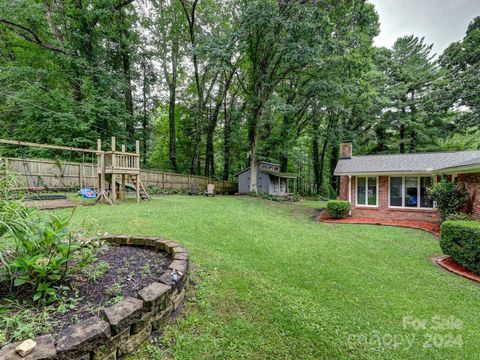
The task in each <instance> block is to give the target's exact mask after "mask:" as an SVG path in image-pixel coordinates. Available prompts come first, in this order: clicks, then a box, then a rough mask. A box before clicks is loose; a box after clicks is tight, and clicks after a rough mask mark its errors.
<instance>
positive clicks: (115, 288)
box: [105, 282, 123, 297]
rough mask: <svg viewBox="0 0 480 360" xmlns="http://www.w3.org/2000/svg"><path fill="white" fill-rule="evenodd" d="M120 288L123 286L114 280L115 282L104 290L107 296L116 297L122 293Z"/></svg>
mask: <svg viewBox="0 0 480 360" xmlns="http://www.w3.org/2000/svg"><path fill="white" fill-rule="evenodd" d="M122 288H123V285H122V284H120V283H119V282H116V283H114V284H113V285H112V286H110V287H109V288H108V289H107V290H106V291H105V293H106V294H107V295H108V296H111V297H117V296H120V295H121V294H122Z"/></svg>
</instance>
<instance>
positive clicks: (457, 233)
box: [440, 221, 480, 275]
mask: <svg viewBox="0 0 480 360" xmlns="http://www.w3.org/2000/svg"><path fill="white" fill-rule="evenodd" d="M440 247H441V248H442V251H443V252H444V253H445V254H446V255H450V256H451V257H452V258H453V259H454V260H455V261H456V262H457V263H459V264H460V265H462V266H463V267H465V268H467V269H469V270H470V271H472V272H474V273H476V274H479V275H480V222H478V221H445V222H444V223H443V224H442V238H441V240H440Z"/></svg>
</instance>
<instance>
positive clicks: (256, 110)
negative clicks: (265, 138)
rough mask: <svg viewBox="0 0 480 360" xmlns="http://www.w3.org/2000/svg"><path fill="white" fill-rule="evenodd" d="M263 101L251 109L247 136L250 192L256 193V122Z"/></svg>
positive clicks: (259, 116)
mask: <svg viewBox="0 0 480 360" xmlns="http://www.w3.org/2000/svg"><path fill="white" fill-rule="evenodd" d="M262 108H263V103H261V102H260V103H258V104H256V105H255V106H254V108H253V111H252V119H251V122H250V129H249V138H250V192H251V193H255V194H257V193H258V189H257V170H258V169H257V168H258V164H257V147H258V136H259V134H258V127H257V125H258V122H259V120H260V118H261V114H262Z"/></svg>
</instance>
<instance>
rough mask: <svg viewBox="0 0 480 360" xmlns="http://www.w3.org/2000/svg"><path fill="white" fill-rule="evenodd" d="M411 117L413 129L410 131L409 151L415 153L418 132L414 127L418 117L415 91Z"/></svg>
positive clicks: (413, 92)
mask: <svg viewBox="0 0 480 360" xmlns="http://www.w3.org/2000/svg"><path fill="white" fill-rule="evenodd" d="M410 115H411V120H410V123H411V124H412V129H411V130H410V136H409V137H410V139H409V143H408V151H409V152H411V153H414V152H415V151H416V150H417V132H416V131H415V128H414V127H413V124H415V123H416V116H417V108H416V106H415V91H412V105H410Z"/></svg>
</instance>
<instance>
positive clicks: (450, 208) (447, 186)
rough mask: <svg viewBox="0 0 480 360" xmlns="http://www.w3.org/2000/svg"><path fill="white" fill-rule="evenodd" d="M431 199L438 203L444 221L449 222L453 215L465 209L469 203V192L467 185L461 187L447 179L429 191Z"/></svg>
mask: <svg viewBox="0 0 480 360" xmlns="http://www.w3.org/2000/svg"><path fill="white" fill-rule="evenodd" d="M428 193H429V195H430V197H431V198H432V199H433V201H434V202H435V203H436V207H437V209H438V211H439V212H440V216H441V217H442V221H445V220H447V217H448V216H449V215H451V214H455V213H457V212H458V211H460V210H462V209H463V208H465V206H466V205H467V203H468V192H467V190H466V188H465V185H463V186H459V185H458V184H455V183H453V182H450V181H448V180H446V179H442V180H441V181H440V182H438V183H437V184H436V185H435V186H433V187H432V188H430V189H429V190H428Z"/></svg>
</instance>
